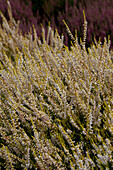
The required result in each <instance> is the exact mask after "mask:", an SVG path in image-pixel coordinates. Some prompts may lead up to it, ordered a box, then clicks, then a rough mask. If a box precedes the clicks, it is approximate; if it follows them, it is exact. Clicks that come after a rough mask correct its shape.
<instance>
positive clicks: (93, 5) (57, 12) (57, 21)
mask: <svg viewBox="0 0 113 170" xmlns="http://www.w3.org/2000/svg"><path fill="white" fill-rule="evenodd" d="M9 2H10V4H11V7H12V13H13V17H14V19H15V20H16V21H17V20H20V26H19V29H20V30H21V31H22V34H23V35H25V33H27V32H28V31H30V27H32V25H34V26H35V28H36V31H37V36H38V37H41V32H42V31H41V24H42V25H43V27H44V29H45V31H46V35H47V30H48V24H49V21H50V26H51V27H52V28H53V29H57V30H58V33H59V35H62V33H63V35H64V44H65V45H67V46H69V47H70V40H71V39H70V37H69V35H68V33H67V31H66V26H65V25H64V23H63V19H64V20H65V22H66V23H67V25H68V27H69V29H70V30H71V32H72V34H73V35H74V36H75V30H77V36H78V41H79V43H80V37H81V38H83V30H84V27H83V24H84V17H83V10H84V11H85V15H86V20H87V22H88V25H87V37H86V48H88V47H90V46H91V44H92V42H93V41H94V37H95V38H96V40H97V41H98V40H99V37H100V40H101V42H102V44H103V42H104V37H106V38H108V35H110V40H111V46H110V49H112V50H113V0H87V1H86V0H9ZM0 10H1V12H2V13H3V14H4V16H5V17H6V18H7V19H8V20H9V16H8V12H7V0H0ZM0 24H2V18H1V17H0Z"/></svg>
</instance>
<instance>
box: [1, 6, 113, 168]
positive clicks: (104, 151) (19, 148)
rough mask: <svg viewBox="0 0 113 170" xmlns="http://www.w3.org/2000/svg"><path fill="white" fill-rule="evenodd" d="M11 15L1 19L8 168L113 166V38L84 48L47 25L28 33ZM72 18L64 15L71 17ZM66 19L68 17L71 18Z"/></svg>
mask: <svg viewBox="0 0 113 170" xmlns="http://www.w3.org/2000/svg"><path fill="white" fill-rule="evenodd" d="M8 6H9V7H8V9H9V14H10V15H9V16H10V21H9V22H8V21H7V20H6V19H5V18H4V16H3V15H2V13H1V15H2V18H3V24H2V27H0V167H1V169H3V168H5V169H9V170H10V169H33V170H34V169H41V170H47V169H48V170H49V169H50V170H51V169H58V170H66V169H81V170H85V169H104V168H107V169H112V163H113V159H112V150H113V147H112V144H113V143H112V135H113V124H112V123H113V112H112V111H113V110H112V109H113V98H112V95H113V60H112V58H113V53H111V52H110V51H109V45H110V41H109V40H108V43H107V41H106V39H105V42H104V45H103V46H101V42H96V41H95V43H96V45H94V44H93V45H92V47H91V49H88V52H87V51H86V49H85V37H86V29H87V22H86V19H85V15H84V19H85V22H84V39H83V42H82V40H81V45H79V44H78V41H77V36H76V37H73V35H72V34H71V32H70V31H69V28H68V26H67V25H66V27H67V31H68V32H69V35H70V36H71V37H72V40H73V43H72V47H71V50H69V49H68V47H66V46H63V36H62V37H60V36H59V34H58V32H57V30H56V32H54V30H53V29H51V27H50V26H49V27H48V35H47V39H45V31H44V29H43V28H42V39H43V41H42V42H41V41H40V40H39V38H38V37H37V35H36V30H35V28H33V29H34V39H33V37H32V33H31V32H30V33H29V34H28V35H27V34H26V36H25V37H23V36H22V35H21V34H19V33H18V27H19V25H18V24H19V23H16V22H15V21H14V19H13V17H12V13H11V7H10V4H9V3H8ZM64 23H65V21H64ZM65 24H66V23H65Z"/></svg>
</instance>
